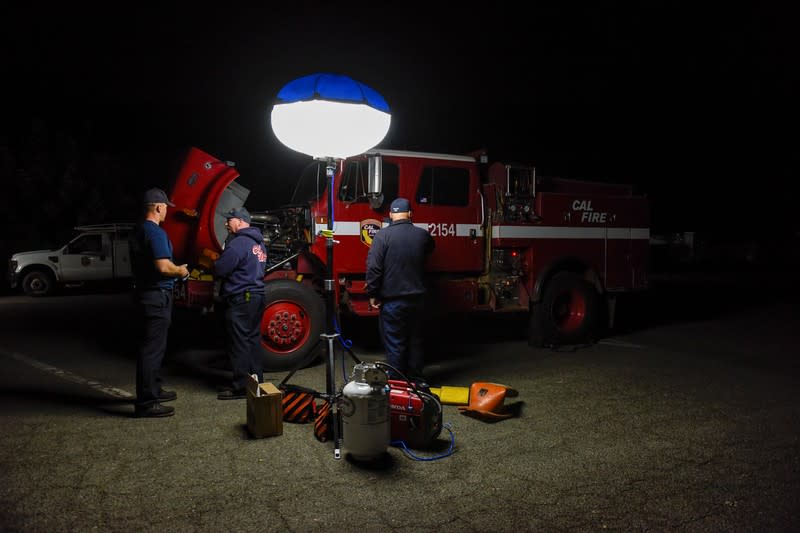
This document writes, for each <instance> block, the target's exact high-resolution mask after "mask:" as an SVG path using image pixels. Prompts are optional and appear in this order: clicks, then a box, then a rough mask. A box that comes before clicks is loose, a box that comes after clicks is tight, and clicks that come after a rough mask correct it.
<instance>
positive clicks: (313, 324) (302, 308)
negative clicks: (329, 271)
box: [261, 280, 325, 371]
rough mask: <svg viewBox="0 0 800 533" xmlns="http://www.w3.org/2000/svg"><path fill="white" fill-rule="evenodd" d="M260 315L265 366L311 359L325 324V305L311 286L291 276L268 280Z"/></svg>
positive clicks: (269, 368)
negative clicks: (289, 277)
mask: <svg viewBox="0 0 800 533" xmlns="http://www.w3.org/2000/svg"><path fill="white" fill-rule="evenodd" d="M264 296H265V298H264V314H263V315H262V317H261V347H262V357H263V361H264V370H267V371H279V370H291V369H293V368H296V367H297V366H298V365H300V364H301V363H302V362H303V360H307V361H308V363H311V361H312V360H313V359H312V356H311V352H312V350H313V351H318V349H319V348H320V347H321V346H322V344H321V343H319V342H318V341H319V340H320V335H321V334H322V332H323V329H324V326H325V319H324V316H325V306H324V302H323V301H322V298H320V297H319V295H318V294H317V293H316V292H314V290H313V289H312V288H311V287H309V286H307V285H304V284H302V283H298V282H296V281H291V280H274V281H268V282H267V283H266V284H265V286H264Z"/></svg>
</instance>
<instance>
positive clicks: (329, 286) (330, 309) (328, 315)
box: [320, 157, 342, 459]
mask: <svg viewBox="0 0 800 533" xmlns="http://www.w3.org/2000/svg"><path fill="white" fill-rule="evenodd" d="M335 172H336V161H335V160H334V159H333V158H332V157H328V158H325V179H326V186H327V191H328V229H327V231H323V232H322V234H323V236H324V237H325V239H326V242H325V247H326V253H327V260H326V267H325V285H324V288H325V333H323V334H322V335H320V337H321V338H322V339H325V340H326V341H327V343H328V357H327V358H326V359H325V367H326V368H325V371H326V372H325V373H326V375H325V401H326V402H328V404H329V407H330V413H331V424H332V425H333V458H334V459H341V458H342V451H341V446H340V441H341V438H340V435H339V409H338V407H337V406H336V377H335V375H334V374H335V371H334V370H335V364H336V363H335V360H334V353H333V341H334V339H336V337H338V336H339V334H338V333H337V332H336V325H335V320H336V286H335V285H334V279H333V245H334V244H336V242H337V241H335V240H334V238H333V199H334V194H333V176H334V173H335Z"/></svg>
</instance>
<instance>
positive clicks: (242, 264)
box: [214, 207, 267, 400]
mask: <svg viewBox="0 0 800 533" xmlns="http://www.w3.org/2000/svg"><path fill="white" fill-rule="evenodd" d="M224 216H225V228H226V229H227V230H228V232H229V234H230V235H229V238H228V239H227V240H226V241H225V249H224V250H223V251H222V254H221V255H220V256H219V259H217V260H216V261H215V262H214V273H215V274H216V275H217V276H219V277H220V278H222V288H221V290H220V296H221V297H222V298H223V300H224V302H225V304H226V307H225V331H226V333H227V341H228V342H227V351H228V357H229V358H230V362H231V368H232V370H233V380H232V382H231V386H230V387H225V388H224V389H223V390H222V391H221V392H220V393H219V394H217V398H219V399H220V400H236V399H240V398H245V397H246V395H247V394H246V388H245V387H246V385H247V380H248V379H249V376H250V375H251V374H255V375H256V376H257V377H258V381H259V383H260V382H261V381H263V374H264V368H263V361H262V359H261V342H260V340H261V315H262V314H263V311H264V270H265V269H266V266H267V250H266V248H265V247H264V236H263V235H262V233H261V230H259V229H258V228H256V227H253V226H251V225H250V213H248V211H247V209H245V208H244V207H238V208H235V209H231V210H230V211H228V212H227V213H225V215H224Z"/></svg>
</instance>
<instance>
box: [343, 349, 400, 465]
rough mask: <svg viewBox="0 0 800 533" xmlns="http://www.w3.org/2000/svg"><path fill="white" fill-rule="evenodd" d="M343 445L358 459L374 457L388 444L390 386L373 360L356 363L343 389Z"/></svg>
mask: <svg viewBox="0 0 800 533" xmlns="http://www.w3.org/2000/svg"><path fill="white" fill-rule="evenodd" d="M339 411H340V413H341V415H342V448H343V449H344V451H345V453H349V454H350V456H351V457H353V458H354V459H358V460H370V459H376V458H378V457H379V456H381V455H382V454H384V453H385V452H386V448H387V447H388V446H389V430H390V426H389V386H388V377H387V375H386V372H385V371H384V370H383V369H381V368H380V367H378V366H377V365H376V364H375V363H358V364H357V365H355V366H354V367H353V372H352V374H350V382H349V383H347V385H345V386H344V389H342V396H341V400H340V405H339Z"/></svg>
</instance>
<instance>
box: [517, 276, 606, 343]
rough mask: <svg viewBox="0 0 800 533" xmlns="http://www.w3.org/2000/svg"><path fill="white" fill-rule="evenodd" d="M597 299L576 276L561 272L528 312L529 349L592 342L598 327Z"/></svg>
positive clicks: (598, 296) (588, 287) (583, 281)
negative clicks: (529, 312) (539, 300)
mask: <svg viewBox="0 0 800 533" xmlns="http://www.w3.org/2000/svg"><path fill="white" fill-rule="evenodd" d="M600 314H601V308H600V295H599V294H597V291H596V290H595V289H594V287H593V286H592V285H591V284H590V283H588V282H586V281H585V280H583V279H582V278H581V277H580V276H578V275H577V274H573V273H571V272H562V273H560V274H556V275H555V276H553V278H552V279H551V280H550V281H549V282H548V283H547V286H546V287H545V290H544V296H543V297H542V301H541V302H539V303H537V304H535V305H534V306H533V308H532V309H531V316H530V324H529V331H528V341H529V344H530V345H531V346H547V345H565V344H580V343H585V342H593V341H594V340H595V336H596V335H597V331H598V329H597V328H598V325H599V324H600Z"/></svg>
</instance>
